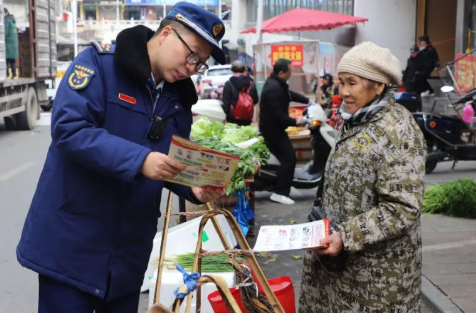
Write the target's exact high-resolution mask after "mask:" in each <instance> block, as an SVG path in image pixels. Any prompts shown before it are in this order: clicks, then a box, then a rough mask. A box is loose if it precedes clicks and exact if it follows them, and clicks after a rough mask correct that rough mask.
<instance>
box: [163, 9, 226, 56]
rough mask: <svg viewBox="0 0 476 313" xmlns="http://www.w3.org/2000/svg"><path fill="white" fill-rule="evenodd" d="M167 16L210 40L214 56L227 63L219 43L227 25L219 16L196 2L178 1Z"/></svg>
mask: <svg viewBox="0 0 476 313" xmlns="http://www.w3.org/2000/svg"><path fill="white" fill-rule="evenodd" d="M165 18H168V19H171V20H175V21H177V22H180V23H182V24H183V25H185V26H187V27H188V28H190V29H191V30H193V31H194V32H195V33H197V34H198V35H199V36H200V37H202V38H203V39H205V40H206V41H208V42H209V43H210V44H211V45H212V46H213V52H212V57H213V58H214V59H215V60H216V61H217V62H218V63H220V64H225V62H226V58H225V53H224V52H223V50H222V49H220V46H219V45H218V42H219V41H220V40H221V38H222V37H223V35H224V34H225V25H224V24H223V22H222V20H220V19H219V18H218V16H216V15H215V14H213V13H211V12H209V11H207V10H205V9H202V8H201V7H199V6H196V5H195V4H192V3H188V2H178V3H177V4H176V5H174V7H173V8H172V10H171V11H170V12H169V13H168V14H167V16H166V17H165Z"/></svg>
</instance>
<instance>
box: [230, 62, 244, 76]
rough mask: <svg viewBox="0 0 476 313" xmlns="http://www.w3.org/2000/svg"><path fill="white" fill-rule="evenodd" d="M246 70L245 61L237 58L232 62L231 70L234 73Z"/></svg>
mask: <svg viewBox="0 0 476 313" xmlns="http://www.w3.org/2000/svg"><path fill="white" fill-rule="evenodd" d="M245 70H246V66H245V64H243V62H241V61H238V60H236V61H233V62H232V63H231V71H232V72H233V73H244V72H245Z"/></svg>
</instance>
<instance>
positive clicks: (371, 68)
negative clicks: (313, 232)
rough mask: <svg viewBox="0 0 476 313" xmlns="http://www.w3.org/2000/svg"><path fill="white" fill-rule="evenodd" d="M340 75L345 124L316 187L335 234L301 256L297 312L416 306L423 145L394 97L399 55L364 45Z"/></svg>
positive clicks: (410, 312) (409, 310)
mask: <svg viewBox="0 0 476 313" xmlns="http://www.w3.org/2000/svg"><path fill="white" fill-rule="evenodd" d="M337 73H338V75H339V80H340V87H339V91H340V96H341V98H342V99H343V104H342V106H341V108H340V113H341V115H342V117H343V119H344V124H343V125H342V127H341V128H340V130H339V132H338V134H337V138H336V144H335V146H334V147H333V149H332V152H331V154H330V156H329V159H328V161H327V165H326V169H325V176H324V181H323V184H322V188H321V187H320V188H319V189H320V190H321V191H322V192H318V194H316V197H318V199H319V200H320V201H318V203H316V205H319V206H320V208H321V211H322V215H323V218H328V219H330V222H331V223H332V225H333V228H334V229H335V231H334V232H333V233H332V234H331V235H330V236H328V237H326V238H324V239H322V240H321V242H320V245H321V246H323V247H326V248H322V249H315V250H307V251H306V253H305V257H304V268H303V274H302V284H301V295H300V299H299V312H302V313H310V312H320V313H331V312H332V313H335V312H342V313H344V312H345V313H347V312H349V313H353V312H406V313H417V312H420V309H421V308H420V306H421V297H420V286H421V266H422V247H421V245H422V242H421V224H420V215H421V208H422V202H423V194H424V187H425V159H426V143H425V138H424V137H423V134H422V132H421V130H420V127H419V126H418V124H417V123H416V121H415V119H414V118H413V116H412V114H411V113H410V112H409V111H408V110H407V109H405V108H404V107H403V106H401V105H399V104H398V103H396V100H395V94H394V92H393V90H392V86H394V85H395V84H398V83H400V82H401V76H402V72H401V65H400V62H399V61H398V59H397V58H396V57H395V56H394V55H393V54H392V53H391V52H390V50H388V49H385V48H381V47H379V46H377V45H375V44H374V43H371V42H364V43H362V44H360V45H358V46H355V47H353V48H352V49H350V50H349V51H348V52H347V53H346V54H344V56H343V57H342V59H341V61H340V62H339V65H338V66H337ZM319 194H320V195H319ZM345 256H346V257H345ZM329 257H333V259H332V258H331V259H329ZM338 261H341V262H338ZM335 264H341V265H343V266H339V267H338V268H335V267H334V266H333V265H335Z"/></svg>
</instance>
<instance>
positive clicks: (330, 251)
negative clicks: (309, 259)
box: [313, 233, 344, 256]
mask: <svg viewBox="0 0 476 313" xmlns="http://www.w3.org/2000/svg"><path fill="white" fill-rule="evenodd" d="M319 244H320V245H321V246H324V247H327V248H316V249H313V250H314V252H315V253H317V254H320V255H330V256H336V255H338V254H339V252H340V251H341V250H342V249H344V242H343V241H342V236H341V235H340V233H334V234H332V235H330V236H328V237H326V238H324V239H321V241H320V242H319Z"/></svg>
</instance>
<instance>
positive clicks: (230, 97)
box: [222, 75, 259, 124]
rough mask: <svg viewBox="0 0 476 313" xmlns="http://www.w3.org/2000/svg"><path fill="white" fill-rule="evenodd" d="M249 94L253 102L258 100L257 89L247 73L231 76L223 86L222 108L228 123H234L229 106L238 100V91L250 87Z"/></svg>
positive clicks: (247, 122)
mask: <svg viewBox="0 0 476 313" xmlns="http://www.w3.org/2000/svg"><path fill="white" fill-rule="evenodd" d="M250 84H251V88H250V96H251V98H252V99H253V103H254V104H256V103H258V101H259V97H258V91H257V90H256V86H255V84H254V83H253V80H252V79H251V77H249V76H248V75H240V76H232V77H231V78H230V79H229V80H228V81H227V82H226V83H225V86H224V87H223V97H222V100H223V109H224V110H225V113H226V119H227V121H228V122H230V123H236V122H237V121H236V120H235V118H234V116H233V113H232V112H231V106H232V105H233V106H234V105H235V104H236V102H237V101H238V93H239V92H240V91H241V90H243V89H246V90H248V88H249V87H250ZM250 122H251V120H250V121H245V123H246V124H249V123H250Z"/></svg>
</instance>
